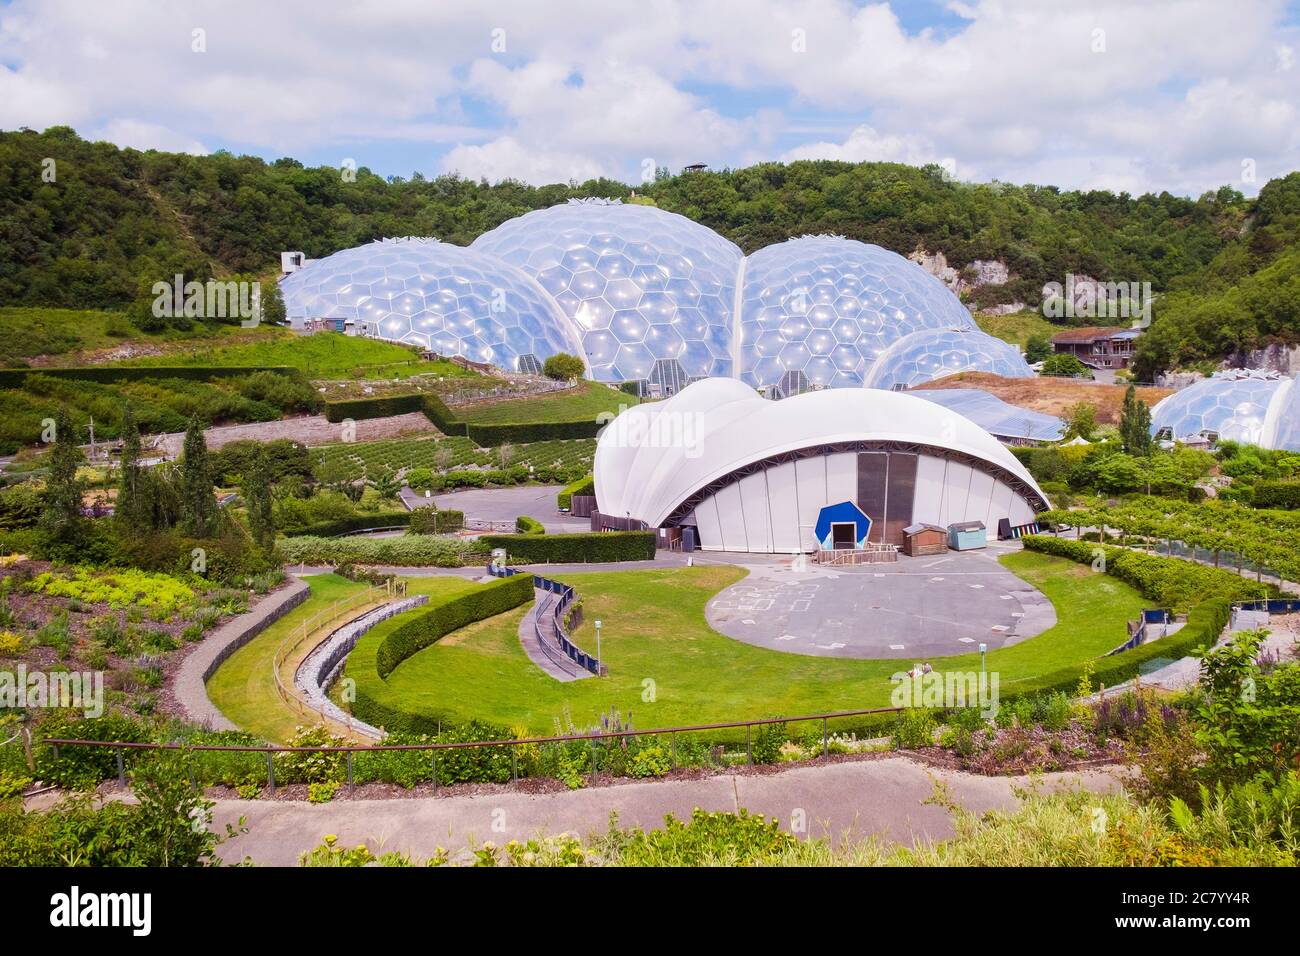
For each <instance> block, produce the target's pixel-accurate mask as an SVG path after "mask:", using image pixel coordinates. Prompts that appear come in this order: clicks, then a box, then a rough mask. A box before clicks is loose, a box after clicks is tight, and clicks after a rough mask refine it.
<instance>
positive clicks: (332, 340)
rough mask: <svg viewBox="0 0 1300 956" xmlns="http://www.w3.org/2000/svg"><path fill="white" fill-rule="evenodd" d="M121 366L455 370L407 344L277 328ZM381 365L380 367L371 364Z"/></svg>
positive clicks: (382, 372)
mask: <svg viewBox="0 0 1300 956" xmlns="http://www.w3.org/2000/svg"><path fill="white" fill-rule="evenodd" d="M123 364H125V365H228V366H244V365H288V366H292V367H293V368H298V369H302V370H303V372H305V373H306V374H307V375H308V376H309V377H314V378H332V377H343V378H347V377H351V376H352V375H353V373H354V372H355V371H356V370H361V371H363V372H364V373H366V374H372V375H375V376H378V377H385V378H392V377H393V376H401V377H403V378H406V377H408V376H410V375H416V374H420V373H428V372H439V371H442V372H443V374H452V372H453V371H454V372H456V373H460V374H463V372H461V370H460V369H458V368H456V367H455V366H451V365H448V369H446V370H440V369H438V368H436V367H434V366H433V365H432V364H431V363H429V362H424V361H421V360H420V357H419V356H418V355H416V354H415V353H414V352H412V351H411V350H410V349H408V348H406V347H405V346H402V345H397V344H395V343H392V342H380V341H376V340H375V339H365V338H359V337H357V336H353V335H339V334H336V333H327V332H322V333H320V334H317V335H295V334H294V333H292V332H289V331H288V330H286V329H277V330H274V331H273V332H272V333H271V334H269V335H268V336H267V337H266V338H265V339H264V340H263V341H258V342H247V343H243V344H240V345H231V346H226V347H222V348H205V349H199V350H195V351H186V352H178V353H173V354H170V355H162V356H151V357H149V358H143V359H133V360H131V361H129V362H124V363H123ZM373 366H382V367H373Z"/></svg>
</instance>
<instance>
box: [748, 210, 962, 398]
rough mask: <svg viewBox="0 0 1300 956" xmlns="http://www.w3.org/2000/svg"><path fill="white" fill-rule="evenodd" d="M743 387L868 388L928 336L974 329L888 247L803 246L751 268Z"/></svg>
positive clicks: (841, 241) (817, 242)
mask: <svg viewBox="0 0 1300 956" xmlns="http://www.w3.org/2000/svg"><path fill="white" fill-rule="evenodd" d="M743 275H744V280H743V284H742V285H743V287H742V292H741V306H740V314H741V323H740V327H741V341H740V378H741V380H742V381H744V382H745V383H746V384H749V385H752V386H754V387H756V388H758V387H769V388H770V387H773V386H775V387H777V388H779V389H780V390H781V391H782V393H783V394H793V393H795V392H799V391H803V390H804V389H807V388H810V387H813V386H822V387H853V386H861V385H862V384H863V382H864V380H865V378H866V376H867V375H868V373H869V371H870V369H871V367H872V365H873V364H874V363H875V361H876V359H877V358H878V357H879V356H880V355H881V354H882V353H883V352H884V351H885V349H887V348H888V347H889V346H890V345H892V344H893V343H894V342H896V341H897V340H898V339H900V338H902V337H903V336H905V335H909V334H911V333H913V332H917V331H921V330H923V329H946V328H970V329H974V328H975V323H974V322H973V320H972V319H971V316H970V313H969V312H968V311H966V308H965V306H963V305H962V304H961V302H960V301H959V300H958V299H957V297H956V296H955V295H953V294H952V293H951V292H950V291H948V289H947V287H945V286H944V284H943V283H942V282H940V281H939V280H938V279H936V278H935V277H934V276H932V275H930V274H929V273H928V272H926V271H925V270H924V269H922V268H921V267H920V266H918V265H916V264H915V263H913V262H909V261H908V260H907V259H905V258H903V257H902V256H900V255H898V254H897V253H894V252H890V251H889V250H887V249H882V248H881V247H880V246H874V245H868V244H866V243H864V242H858V241H857V240H854V239H845V238H843V237H840V236H803V237H801V238H798V239H790V240H787V241H786V242H782V243H777V244H776V245H771V246H767V247H766V248H764V249H760V250H759V251H758V252H755V253H754V254H753V255H751V256H749V257H748V258H747V259H746V260H745V265H744V270H743Z"/></svg>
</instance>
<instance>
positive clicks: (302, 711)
mask: <svg viewBox="0 0 1300 956" xmlns="http://www.w3.org/2000/svg"><path fill="white" fill-rule="evenodd" d="M405 596H406V582H405V581H398V580H396V579H394V578H389V579H388V580H387V581H385V582H384V583H383V584H382V585H379V584H374V585H371V586H370V587H368V588H366V589H365V590H364V591H362V592H361V593H359V594H354V595H352V596H351V597H347V598H340V599H339V600H337V601H335V602H333V603H332V604H330V605H329V607H326V608H322V609H321V610H319V611H317V612H316V613H315V614H313V615H312V616H311V617H309V618H307V619H306V620H304V621H302V622H301V623H299V624H297V625H295V626H294V628H293V630H292V631H290V632H289V634H288V635H287V636H286V637H285V638H284V640H282V641H281V642H280V644H279V646H278V647H277V648H276V649H275V654H274V655H272V657H271V673H272V674H273V675H274V677H275V692H276V694H278V695H279V697H280V700H281V701H283V702H284V703H285V705H287V706H289V707H291V708H293V709H294V710H295V711H296V712H297V713H298V715H299V716H303V717H306V716H310V717H312V718H313V719H319V720H320V721H321V722H322V723H338V721H336V720H332V719H331V718H330V717H329V715H328V714H326V713H325V710H324V708H317V707H315V706H314V705H313V704H312V703H311V702H310V701H308V700H306V699H304V698H303V697H302V695H300V694H299V693H298V692H297V687H295V686H294V684H293V678H292V676H291V677H290V679H289V683H288V685H286V684H285V681H284V675H283V674H282V671H283V669H284V665H285V662H286V661H288V660H289V658H290V657H291V656H292V655H293V654H294V653H295V652H297V650H298V649H299V648H300V647H301V646H302V644H303V643H304V642H305V641H306V640H307V639H308V638H309V637H311V636H312V635H313V634H315V633H317V632H318V631H320V630H321V629H322V628H323V627H325V626H326V625H328V624H331V623H333V622H334V621H337V620H339V619H340V618H342V617H344V616H345V615H348V614H350V613H351V612H353V611H355V610H357V609H358V608H362V607H364V608H366V609H367V610H369V609H370V608H371V606H372V605H377V604H379V603H381V602H382V601H385V600H388V599H390V598H393V597H405ZM348 732H349V733H351V732H352V728H351V727H348Z"/></svg>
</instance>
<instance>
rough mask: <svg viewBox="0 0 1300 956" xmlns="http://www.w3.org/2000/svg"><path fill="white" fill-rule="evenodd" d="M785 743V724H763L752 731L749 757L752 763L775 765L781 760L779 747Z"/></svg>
mask: <svg viewBox="0 0 1300 956" xmlns="http://www.w3.org/2000/svg"><path fill="white" fill-rule="evenodd" d="M785 741H786V733H785V724H763V725H761V726H759V727H758V728H757V729H756V730H755V731H754V735H753V738H752V740H751V742H750V747H749V753H750V756H751V757H752V758H753V761H754V763H761V764H771V763H776V762H777V761H778V760H780V759H781V745H782V744H784V743H785Z"/></svg>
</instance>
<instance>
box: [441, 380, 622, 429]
mask: <svg viewBox="0 0 1300 956" xmlns="http://www.w3.org/2000/svg"><path fill="white" fill-rule="evenodd" d="M637 402H638V399H637V397H636V396H635V395H629V394H627V392H621V391H619V390H618V389H616V388H610V387H609V386H608V385H602V384H601V383H600V382H579V383H578V385H577V387H576V388H574V389H571V390H568V391H564V392H557V393H554V394H550V395H535V396H530V397H528V398H519V399H510V400H507V401H500V402H492V403H490V404H485V405H468V406H462V407H460V408H457V409H456V417H457V418H459V419H461V420H462V421H466V422H474V423H476V424H479V425H497V424H503V423H511V424H513V423H520V422H529V423H531V422H577V421H583V420H591V421H594V420H595V419H596V416H597V415H599V414H600V413H601V412H611V413H613V414H618V411H619V407H620V406H627V407H631V406H633V405H635V404H637Z"/></svg>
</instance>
